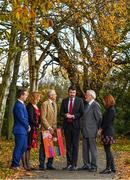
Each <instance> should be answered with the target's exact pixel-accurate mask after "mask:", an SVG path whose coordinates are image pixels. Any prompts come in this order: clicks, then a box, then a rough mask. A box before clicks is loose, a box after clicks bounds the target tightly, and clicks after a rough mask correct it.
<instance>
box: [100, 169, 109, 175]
mask: <svg viewBox="0 0 130 180" xmlns="http://www.w3.org/2000/svg"><path fill="white" fill-rule="evenodd" d="M111 172H112V171H111V169H110V168H109V169H108V168H107V169H104V170H103V171H101V172H100V174H110V173H111Z"/></svg>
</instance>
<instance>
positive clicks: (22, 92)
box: [17, 89, 27, 98]
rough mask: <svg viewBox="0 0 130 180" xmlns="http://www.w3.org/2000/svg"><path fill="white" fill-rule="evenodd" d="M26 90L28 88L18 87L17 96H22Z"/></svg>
mask: <svg viewBox="0 0 130 180" xmlns="http://www.w3.org/2000/svg"><path fill="white" fill-rule="evenodd" d="M26 91H27V89H18V92H17V98H20V97H21V96H22V95H24V94H25V92H26Z"/></svg>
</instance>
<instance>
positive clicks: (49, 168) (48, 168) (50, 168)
mask: <svg viewBox="0 0 130 180" xmlns="http://www.w3.org/2000/svg"><path fill="white" fill-rule="evenodd" d="M46 169H47V170H56V168H54V167H53V166H50V167H49V166H47V168H46Z"/></svg>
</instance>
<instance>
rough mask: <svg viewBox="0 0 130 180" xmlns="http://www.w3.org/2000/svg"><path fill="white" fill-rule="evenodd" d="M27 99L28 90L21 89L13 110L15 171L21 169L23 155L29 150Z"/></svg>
mask: <svg viewBox="0 0 130 180" xmlns="http://www.w3.org/2000/svg"><path fill="white" fill-rule="evenodd" d="M27 97H28V92H27V90H25V89H20V90H19V91H18V99H17V101H16V103H15V105H14V109H13V116H14V126H13V134H14V137H15V147H14V151H13V157H12V164H11V167H12V168H13V169H19V163H20V159H21V158H22V155H23V153H24V152H25V151H26V150H27V135H28V131H30V126H29V123H28V113H27V110H26V107H25V105H24V101H26V99H27Z"/></svg>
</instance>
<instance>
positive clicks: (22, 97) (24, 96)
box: [20, 91, 28, 101]
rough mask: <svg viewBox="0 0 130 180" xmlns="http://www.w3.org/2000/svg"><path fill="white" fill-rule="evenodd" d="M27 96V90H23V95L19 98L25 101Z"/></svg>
mask: <svg viewBox="0 0 130 180" xmlns="http://www.w3.org/2000/svg"><path fill="white" fill-rule="evenodd" d="M27 97H28V92H27V91H25V92H24V95H21V98H20V99H21V100H22V101H26V99H27Z"/></svg>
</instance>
